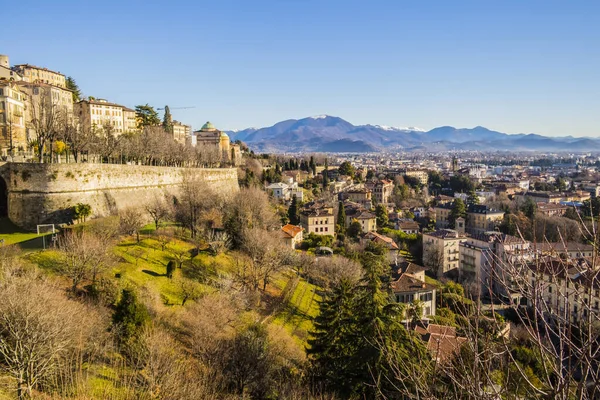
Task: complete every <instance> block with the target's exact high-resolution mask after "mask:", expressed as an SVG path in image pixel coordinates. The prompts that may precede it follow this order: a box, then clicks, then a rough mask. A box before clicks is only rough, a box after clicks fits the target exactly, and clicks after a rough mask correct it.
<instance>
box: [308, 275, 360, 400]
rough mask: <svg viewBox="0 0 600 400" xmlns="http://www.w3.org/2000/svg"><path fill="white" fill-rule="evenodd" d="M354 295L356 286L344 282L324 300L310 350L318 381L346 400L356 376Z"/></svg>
mask: <svg viewBox="0 0 600 400" xmlns="http://www.w3.org/2000/svg"><path fill="white" fill-rule="evenodd" d="M354 292H355V287H354V285H353V284H352V283H351V282H350V281H348V280H346V279H343V280H341V281H340V282H339V283H338V284H337V285H336V286H334V287H333V288H332V290H331V292H330V293H327V294H326V295H325V296H324V297H323V299H322V300H321V302H320V303H319V315H318V316H317V317H316V318H315V319H314V329H313V331H312V332H311V336H312V338H311V339H309V340H308V344H309V346H310V347H309V348H308V349H307V353H308V356H309V358H310V361H311V366H312V369H313V374H314V376H315V378H316V379H317V381H319V382H320V383H323V384H324V385H325V386H326V387H327V388H328V389H329V390H332V391H336V392H338V393H339V394H340V395H341V396H344V397H347V396H349V395H350V393H351V391H352V385H351V382H350V381H349V380H348V379H347V378H348V377H349V376H352V375H354V372H353V371H352V370H351V369H350V368H351V360H352V358H353V357H354V355H355V354H356V348H355V346H354V341H353V340H354V334H353V331H354V329H355V328H356V327H355V325H354V324H355V321H354V311H353V307H354Z"/></svg>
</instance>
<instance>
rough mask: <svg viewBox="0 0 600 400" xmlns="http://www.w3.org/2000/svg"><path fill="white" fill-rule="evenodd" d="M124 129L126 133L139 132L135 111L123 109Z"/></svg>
mask: <svg viewBox="0 0 600 400" xmlns="http://www.w3.org/2000/svg"><path fill="white" fill-rule="evenodd" d="M123 127H124V128H125V132H137V131H138V127H137V120H136V118H135V110H132V109H131V108H127V107H123Z"/></svg>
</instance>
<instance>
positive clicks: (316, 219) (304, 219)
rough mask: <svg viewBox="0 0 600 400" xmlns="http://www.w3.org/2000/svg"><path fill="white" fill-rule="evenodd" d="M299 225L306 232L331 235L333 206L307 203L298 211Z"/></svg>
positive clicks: (333, 227) (332, 233) (333, 230)
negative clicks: (307, 204)
mask: <svg viewBox="0 0 600 400" xmlns="http://www.w3.org/2000/svg"><path fill="white" fill-rule="evenodd" d="M300 225H301V226H302V227H303V228H304V230H305V231H306V233H314V234H315V235H332V236H333V235H334V234H335V223H334V217H333V207H331V206H326V205H316V204H315V205H312V206H311V205H309V206H308V207H307V208H305V209H304V210H302V212H301V213H300Z"/></svg>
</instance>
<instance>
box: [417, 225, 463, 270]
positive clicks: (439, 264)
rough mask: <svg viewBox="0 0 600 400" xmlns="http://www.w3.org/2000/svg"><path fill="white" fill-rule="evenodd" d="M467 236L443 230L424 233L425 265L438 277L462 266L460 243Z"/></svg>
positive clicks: (450, 230)
mask: <svg viewBox="0 0 600 400" xmlns="http://www.w3.org/2000/svg"><path fill="white" fill-rule="evenodd" d="M465 240H467V238H466V236H464V235H463V234H461V233H459V232H458V231H455V230H452V229H441V230H438V231H435V232H427V233H423V264H424V265H425V266H426V267H429V268H431V269H432V270H433V271H435V272H436V274H437V276H442V275H444V274H445V273H447V272H449V271H452V270H455V271H456V272H457V273H458V268H459V266H460V243H461V242H464V241H465Z"/></svg>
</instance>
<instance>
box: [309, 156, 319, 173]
mask: <svg viewBox="0 0 600 400" xmlns="http://www.w3.org/2000/svg"><path fill="white" fill-rule="evenodd" d="M308 166H309V168H310V170H311V171H312V174H313V176H315V175H317V164H315V158H314V157H313V156H310V162H309V163H308Z"/></svg>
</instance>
